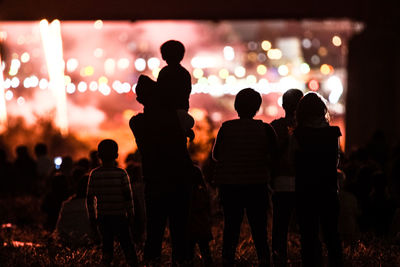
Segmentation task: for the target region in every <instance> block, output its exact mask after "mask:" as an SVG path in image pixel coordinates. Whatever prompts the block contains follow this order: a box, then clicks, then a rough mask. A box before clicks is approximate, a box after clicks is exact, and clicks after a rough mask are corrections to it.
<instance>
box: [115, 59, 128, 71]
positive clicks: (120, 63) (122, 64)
mask: <svg viewBox="0 0 400 267" xmlns="http://www.w3.org/2000/svg"><path fill="white" fill-rule="evenodd" d="M117 66H118V68H119V69H121V70H125V69H127V68H128V67H129V59H127V58H120V59H119V60H118V63H117Z"/></svg>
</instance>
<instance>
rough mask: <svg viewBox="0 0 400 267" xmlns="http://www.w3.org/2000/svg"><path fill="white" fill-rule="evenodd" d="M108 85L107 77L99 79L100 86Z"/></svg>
mask: <svg viewBox="0 0 400 267" xmlns="http://www.w3.org/2000/svg"><path fill="white" fill-rule="evenodd" d="M107 83H108V79H107V77H105V76H101V77H100V78H99V84H100V85H101V84H107Z"/></svg>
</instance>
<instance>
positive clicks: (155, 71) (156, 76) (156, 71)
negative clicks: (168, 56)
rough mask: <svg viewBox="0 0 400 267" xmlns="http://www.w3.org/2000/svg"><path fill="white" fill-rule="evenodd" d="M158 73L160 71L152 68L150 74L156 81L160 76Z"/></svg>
mask: <svg viewBox="0 0 400 267" xmlns="http://www.w3.org/2000/svg"><path fill="white" fill-rule="evenodd" d="M160 71H161V69H160V68H158V67H157V68H154V69H153V71H152V72H151V74H152V75H153V77H154V78H155V79H157V78H158V75H159V74H160Z"/></svg>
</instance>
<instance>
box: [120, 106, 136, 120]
mask: <svg viewBox="0 0 400 267" xmlns="http://www.w3.org/2000/svg"><path fill="white" fill-rule="evenodd" d="M135 115H136V112H135V111H134V110H132V109H125V110H124V112H122V117H123V118H124V120H125V121H129V120H130V119H131V118H132V117H133V116H135Z"/></svg>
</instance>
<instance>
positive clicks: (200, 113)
mask: <svg viewBox="0 0 400 267" xmlns="http://www.w3.org/2000/svg"><path fill="white" fill-rule="evenodd" d="M189 114H190V115H192V117H193V118H194V120H195V121H202V120H204V118H205V117H206V112H205V111H204V110H202V109H199V108H191V109H190V110H189Z"/></svg>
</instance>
